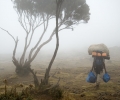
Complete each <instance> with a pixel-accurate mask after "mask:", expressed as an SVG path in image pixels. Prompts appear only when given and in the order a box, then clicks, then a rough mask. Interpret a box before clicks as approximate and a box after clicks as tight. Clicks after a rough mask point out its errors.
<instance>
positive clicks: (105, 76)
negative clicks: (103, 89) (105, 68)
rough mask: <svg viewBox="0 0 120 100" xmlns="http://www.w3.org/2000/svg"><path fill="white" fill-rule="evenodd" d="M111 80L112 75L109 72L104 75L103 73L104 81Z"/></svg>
mask: <svg viewBox="0 0 120 100" xmlns="http://www.w3.org/2000/svg"><path fill="white" fill-rule="evenodd" d="M109 80H110V75H109V74H108V73H105V74H104V75H103V81H104V82H108V81H109Z"/></svg>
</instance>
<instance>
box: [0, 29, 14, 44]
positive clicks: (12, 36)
mask: <svg viewBox="0 0 120 100" xmlns="http://www.w3.org/2000/svg"><path fill="white" fill-rule="evenodd" d="M0 28H1V27H0ZM1 29H2V30H3V31H5V32H7V33H8V34H9V35H10V36H11V37H12V39H13V40H14V42H16V41H15V38H14V37H13V36H12V35H11V34H10V33H9V32H8V31H7V30H5V29H3V28H1Z"/></svg>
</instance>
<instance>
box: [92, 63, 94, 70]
mask: <svg viewBox="0 0 120 100" xmlns="http://www.w3.org/2000/svg"><path fill="white" fill-rule="evenodd" d="M93 67H94V62H93V65H92V69H91V71H93Z"/></svg>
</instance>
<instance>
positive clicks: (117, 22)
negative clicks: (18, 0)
mask: <svg viewBox="0 0 120 100" xmlns="http://www.w3.org/2000/svg"><path fill="white" fill-rule="evenodd" d="M87 4H88V5H89V7H90V13H91V15H90V20H89V21H88V23H87V24H84V23H83V24H80V25H78V26H75V28H74V30H73V31H72V30H63V31H61V32H60V33H59V36H60V46H59V51H66V52H68V51H72V50H77V51H81V50H83V49H84V48H85V49H86V52H87V48H88V47H89V46H90V45H91V44H98V43H104V44H106V45H107V46H108V47H113V46H120V44H119V43H120V38H119V37H120V28H119V26H120V10H119V9H120V6H119V4H120V0H87ZM53 23H55V21H51V22H50V24H51V25H50V24H49V29H48V31H47V33H46V35H45V37H44V39H43V41H45V40H46V39H47V38H48V37H49V35H50V33H51V32H52V30H53V28H54V25H55V24H53ZM0 27H2V28H4V29H6V30H8V31H9V32H10V33H11V34H12V35H13V36H14V37H15V38H16V37H17V36H18V38H19V42H18V47H17V52H18V53H20V52H22V50H23V47H24V38H25V31H24V30H23V29H22V27H21V26H20V24H19V22H18V16H17V14H16V12H15V10H14V9H13V4H12V2H11V0H0ZM39 33H40V29H39V30H36V31H35V35H34V37H33V42H32V44H31V46H30V47H33V46H34V44H35V42H36V41H37V39H38V37H39V36H40V34H39ZM43 41H42V42H43ZM55 41H56V40H55V36H54V37H53V39H52V41H51V42H50V43H48V44H47V45H45V46H44V47H43V48H42V50H43V51H47V50H49V51H50V50H51V51H54V49H55V44H56V42H55ZM13 49H14V41H13V39H12V38H11V37H10V36H9V35H8V34H7V33H6V32H5V31H3V30H1V29H0V54H3V53H5V54H12V52H13ZM28 51H29V50H28Z"/></svg>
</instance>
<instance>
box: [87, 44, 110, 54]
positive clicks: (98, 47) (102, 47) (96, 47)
mask: <svg viewBox="0 0 120 100" xmlns="http://www.w3.org/2000/svg"><path fill="white" fill-rule="evenodd" d="M98 51H101V52H102V53H104V54H103V55H104V56H109V50H108V48H107V46H106V45H105V44H95V45H90V47H89V48H88V53H89V55H92V54H95V52H98ZM99 55H100V54H98V56H99Z"/></svg>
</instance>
